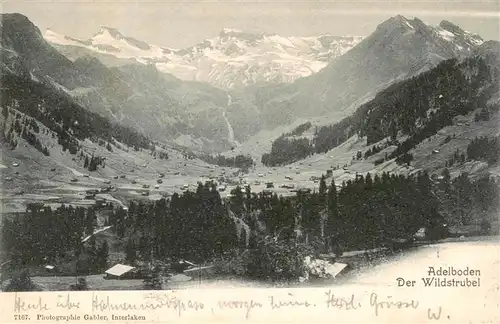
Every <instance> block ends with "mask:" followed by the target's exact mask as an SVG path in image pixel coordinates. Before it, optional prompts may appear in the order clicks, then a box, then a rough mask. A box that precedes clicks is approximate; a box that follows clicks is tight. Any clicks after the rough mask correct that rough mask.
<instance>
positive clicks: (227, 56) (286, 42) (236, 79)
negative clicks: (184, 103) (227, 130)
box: [44, 27, 362, 89]
mask: <svg viewBox="0 0 500 324" xmlns="http://www.w3.org/2000/svg"><path fill="white" fill-rule="evenodd" d="M44 38H45V39H46V40H47V41H48V42H49V43H50V44H51V45H53V46H54V47H55V48H57V49H58V50H59V51H60V52H61V53H63V54H64V55H66V56H67V57H69V58H71V59H73V60H75V59H77V58H78V57H81V56H82V55H88V54H90V55H93V56H96V57H98V58H99V59H100V60H102V61H103V62H104V63H105V64H107V65H110V66H114V65H122V64H127V63H130V62H132V61H135V62H139V63H142V64H154V65H155V66H156V68H157V69H158V70H159V71H161V72H165V73H169V74H172V75H174V76H175V77H177V78H179V79H181V80H186V81H201V82H208V83H210V84H212V85H214V86H216V87H220V88H223V89H233V88H241V87H244V86H247V85H251V84H256V83H274V84H275V83H283V82H285V83H290V82H293V81H295V80H296V79H298V78H300V77H304V76H308V75H311V74H313V73H316V72H318V71H319V70H321V69H322V68H324V67H325V66H326V65H327V64H328V63H330V62H331V61H333V60H334V59H335V58H336V57H338V56H340V55H342V54H344V53H345V52H347V51H348V50H349V49H351V48H352V47H353V46H355V45H356V44H357V43H359V42H360V41H361V39H362V37H359V36H330V35H321V36H317V37H283V36H279V35H276V34H266V33H248V32H244V31H241V30H237V29H230V28H224V29H223V30H222V31H221V32H220V33H219V35H218V36H216V37H213V38H209V39H206V40H204V41H202V42H200V43H198V44H196V45H194V46H191V47H188V48H184V49H172V48H167V47H162V46H158V45H153V44H148V43H146V42H143V41H139V40H137V39H135V38H131V37H127V36H124V35H123V34H122V33H120V32H119V31H118V30H117V29H115V28H110V27H101V30H100V31H99V32H98V33H97V34H95V35H94V36H93V37H91V38H90V39H88V40H79V39H75V38H72V37H68V36H64V35H60V34H57V33H56V32H54V31H52V30H47V31H46V32H45V33H44Z"/></svg>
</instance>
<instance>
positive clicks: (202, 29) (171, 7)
mask: <svg viewBox="0 0 500 324" xmlns="http://www.w3.org/2000/svg"><path fill="white" fill-rule="evenodd" d="M0 1H2V2H1V6H2V8H1V11H2V12H4V13H12V12H17V13H21V14H24V15H26V16H27V17H28V18H29V19H30V20H31V21H33V22H34V23H35V25H37V26H38V27H39V28H40V30H41V31H42V32H43V31H44V30H45V29H47V28H50V29H52V30H53V31H55V32H57V33H60V34H64V35H68V36H71V37H76V38H80V39H87V38H90V37H91V36H92V35H94V34H95V33H97V32H98V31H99V29H100V27H101V26H107V27H114V28H117V29H118V30H119V31H120V32H121V33H122V34H124V35H126V36H131V37H134V38H136V39H139V40H143V41H146V42H148V43H151V44H156V45H162V46H166V47H171V48H185V47H188V46H191V45H194V44H196V43H198V42H200V41H202V40H204V39H206V38H211V37H214V36H216V35H218V34H219V32H220V31H221V30H222V28H237V29H241V30H244V31H249V32H266V33H276V34H279V35H283V36H315V35H322V34H330V35H340V36H366V35H369V34H370V33H371V32H373V30H374V29H375V28H376V27H377V25H378V24H380V23H382V22H383V21H384V20H386V19H388V18H390V17H392V16H395V15H397V14H402V15H404V16H407V17H418V18H420V19H421V20H423V21H424V22H426V23H430V24H439V22H440V21H442V20H449V21H451V22H453V23H455V24H457V25H459V26H460V27H462V28H463V29H465V30H467V31H471V32H474V33H478V34H479V35H481V37H483V38H484V39H486V40H490V39H495V40H500V1H498V0H493V1H492V0H476V1H461V0H434V1H423V0H412V1H408V0H405V1H395V0H378V1H374V0H371V1H366V0H364V1H359V0H354V1H334V0H311V1H305V0H301V1H297V0H288V1H284V0H267V1H264V0H239V1H238V0H231V1H229V0H192V1H189V0H187V1H179V0H177V1H169V0H165V1H162V0H145V1H139V0H136V1H131V0H112V1H109V0H0Z"/></svg>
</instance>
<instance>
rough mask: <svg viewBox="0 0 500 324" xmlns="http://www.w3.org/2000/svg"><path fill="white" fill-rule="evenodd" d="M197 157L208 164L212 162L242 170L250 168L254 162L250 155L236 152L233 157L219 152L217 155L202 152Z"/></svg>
mask: <svg viewBox="0 0 500 324" xmlns="http://www.w3.org/2000/svg"><path fill="white" fill-rule="evenodd" d="M197 157H198V158H199V159H200V160H202V161H204V162H206V163H209V164H214V165H218V166H221V167H230V168H239V169H244V170H248V169H250V168H251V167H253V166H254V164H255V163H254V161H253V159H252V158H251V157H250V156H248V155H241V154H238V155H236V156H234V157H226V156H224V155H221V154H218V155H208V154H204V155H198V156H197Z"/></svg>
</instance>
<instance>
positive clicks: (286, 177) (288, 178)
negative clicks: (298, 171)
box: [285, 176, 293, 180]
mask: <svg viewBox="0 0 500 324" xmlns="http://www.w3.org/2000/svg"><path fill="white" fill-rule="evenodd" d="M285 179H287V180H293V178H292V177H290V176H285Z"/></svg>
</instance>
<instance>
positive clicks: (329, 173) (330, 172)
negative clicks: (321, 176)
mask: <svg viewBox="0 0 500 324" xmlns="http://www.w3.org/2000/svg"><path fill="white" fill-rule="evenodd" d="M332 175H333V170H332V169H328V170H326V176H327V177H330V176H332Z"/></svg>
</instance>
